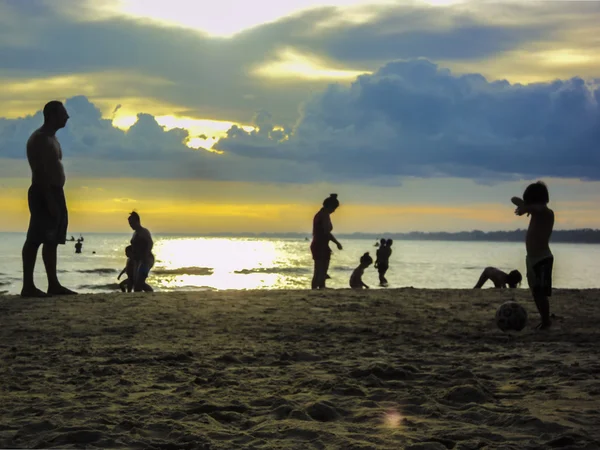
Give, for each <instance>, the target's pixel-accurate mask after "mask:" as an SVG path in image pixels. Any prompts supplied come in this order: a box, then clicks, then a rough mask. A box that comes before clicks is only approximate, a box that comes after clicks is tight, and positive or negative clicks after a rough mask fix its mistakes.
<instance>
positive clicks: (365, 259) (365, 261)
mask: <svg viewBox="0 0 600 450" xmlns="http://www.w3.org/2000/svg"><path fill="white" fill-rule="evenodd" d="M360 263H361V265H363V266H365V267H368V266H370V265H371V264H373V258H371V255H369V252H366V253H365V254H364V255H362V256H361V257H360Z"/></svg>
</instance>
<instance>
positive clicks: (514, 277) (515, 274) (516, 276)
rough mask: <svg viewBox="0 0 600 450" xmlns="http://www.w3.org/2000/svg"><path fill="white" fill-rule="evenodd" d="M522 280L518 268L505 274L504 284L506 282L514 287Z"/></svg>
mask: <svg viewBox="0 0 600 450" xmlns="http://www.w3.org/2000/svg"><path fill="white" fill-rule="evenodd" d="M522 280H523V276H522V275H521V272H519V271H518V270H513V271H511V272H510V273H509V274H508V275H507V276H506V284H508V287H509V288H513V289H514V288H516V287H518V286H519V285H520V284H521V281H522Z"/></svg>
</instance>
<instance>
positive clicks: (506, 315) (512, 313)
mask: <svg viewBox="0 0 600 450" xmlns="http://www.w3.org/2000/svg"><path fill="white" fill-rule="evenodd" d="M496 325H498V328H500V329H501V330H502V331H521V330H522V329H523V328H525V325H527V311H525V308H523V307H522V306H521V305H519V304H518V303H517V302H506V303H503V304H502V305H500V308H498V311H496Z"/></svg>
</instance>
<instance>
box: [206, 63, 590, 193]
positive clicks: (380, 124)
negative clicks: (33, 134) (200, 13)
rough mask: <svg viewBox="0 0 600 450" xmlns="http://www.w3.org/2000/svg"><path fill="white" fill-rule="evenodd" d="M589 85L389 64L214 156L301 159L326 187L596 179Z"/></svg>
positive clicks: (235, 138) (224, 144)
mask: <svg viewBox="0 0 600 450" xmlns="http://www.w3.org/2000/svg"><path fill="white" fill-rule="evenodd" d="M599 86H600V80H591V81H589V82H586V81H584V80H583V79H581V78H577V77H575V78H572V79H570V80H565V81H559V80H557V81H554V82H552V83H538V84H530V85H518V84H517V85H511V84H509V83H508V82H506V81H499V82H488V81H487V80H486V79H485V78H484V77H483V76H481V75H480V74H468V75H461V76H456V75H453V74H452V73H451V72H450V71H449V70H447V69H442V68H439V67H438V66H437V65H436V64H434V63H432V62H430V61H427V60H412V61H398V62H393V63H389V64H386V65H385V66H383V67H382V68H381V69H379V70H378V71H377V72H376V73H374V74H373V75H363V76H360V77H359V78H358V79H357V80H356V81H355V82H354V83H352V85H351V86H350V87H344V86H339V85H331V86H330V87H329V88H327V89H326V90H325V91H324V92H323V93H321V94H318V95H315V96H314V97H312V98H311V99H310V100H309V101H307V102H306V104H305V105H304V107H303V111H302V115H301V117H300V118H299V120H298V122H297V124H296V125H295V127H294V128H293V130H290V131H288V132H287V133H286V132H285V131H281V130H275V129H274V128H273V125H272V123H271V122H270V121H269V120H268V116H266V115H264V114H263V115H262V116H261V118H262V121H257V125H258V129H256V130H254V131H251V132H246V131H244V130H242V129H240V128H238V127H232V129H231V130H229V132H228V136H227V138H224V139H221V140H220V141H219V143H218V144H217V148H219V149H220V150H223V151H225V152H226V153H227V152H230V153H237V154H239V155H255V156H257V157H263V158H278V159H282V160H293V161H298V162H308V161H311V162H313V163H316V164H317V165H318V166H319V167H321V168H322V169H323V171H325V172H326V173H327V174H328V176H329V177H333V178H334V179H335V178H344V179H363V180H368V179H373V178H383V179H385V178H386V177H388V178H389V179H394V178H395V177H399V176H417V177H436V176H452V177H460V178H471V179H479V180H486V181H489V180H496V181H497V180H502V179H504V180H506V179H513V178H514V177H515V176H528V177H542V176H553V177H575V178H584V179H594V180H598V179H600V158H598V157H597V148H598V145H599V144H600V128H599V127H598V123H600V89H599Z"/></svg>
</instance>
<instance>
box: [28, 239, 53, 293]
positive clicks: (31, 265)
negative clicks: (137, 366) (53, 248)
mask: <svg viewBox="0 0 600 450" xmlns="http://www.w3.org/2000/svg"><path fill="white" fill-rule="evenodd" d="M38 248H40V244H34V243H33V242H31V241H29V240H26V241H25V244H24V245H23V251H22V253H21V254H22V257H23V288H22V289H21V297H49V295H48V294H46V293H45V292H43V291H41V290H39V289H38V288H37V287H36V286H35V283H34V281H33V271H34V269H35V260H36V259H37V253H38Z"/></svg>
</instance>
